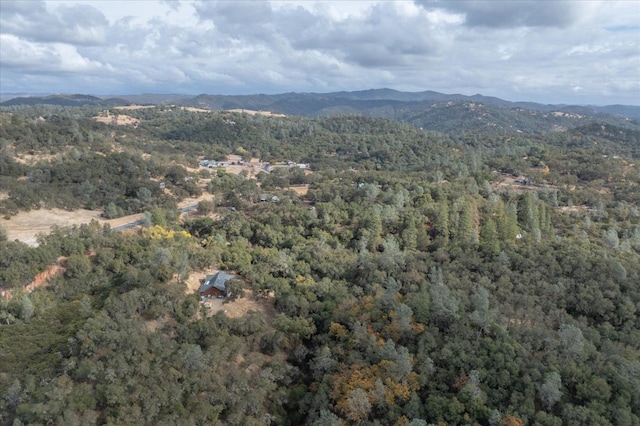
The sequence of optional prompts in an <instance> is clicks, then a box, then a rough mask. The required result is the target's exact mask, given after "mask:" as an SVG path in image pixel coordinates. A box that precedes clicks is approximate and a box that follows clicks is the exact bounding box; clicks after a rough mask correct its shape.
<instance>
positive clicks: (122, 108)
mask: <svg viewBox="0 0 640 426" xmlns="http://www.w3.org/2000/svg"><path fill="white" fill-rule="evenodd" d="M155 107H156V106H155V105H123V106H116V107H113V109H120V110H123V111H127V110H135V109H149V108H155Z"/></svg>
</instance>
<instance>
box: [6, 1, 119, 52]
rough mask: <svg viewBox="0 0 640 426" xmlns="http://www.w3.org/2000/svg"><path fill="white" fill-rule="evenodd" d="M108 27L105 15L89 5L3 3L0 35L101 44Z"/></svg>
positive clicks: (36, 39)
mask: <svg viewBox="0 0 640 426" xmlns="http://www.w3.org/2000/svg"><path fill="white" fill-rule="evenodd" d="M107 25H108V21H107V19H106V18H105V17H104V15H103V14H102V13H101V12H100V11H98V10H97V9H95V8H94V7H91V6H88V5H83V4H72V5H66V4H60V5H56V6H53V7H49V6H48V4H46V3H44V2H43V1H38V0H36V1H28V2H26V1H11V0H8V1H6V0H3V1H2V13H1V14H0V27H2V32H3V33H8V34H13V35H16V36H20V37H23V38H26V39H28V40H31V41H36V42H63V43H71V44H78V45H101V44H103V43H104V42H105V39H106V37H105V35H106V30H107Z"/></svg>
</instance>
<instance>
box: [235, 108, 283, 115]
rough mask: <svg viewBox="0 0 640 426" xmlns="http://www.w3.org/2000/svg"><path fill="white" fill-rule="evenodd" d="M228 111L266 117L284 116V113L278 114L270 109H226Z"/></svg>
mask: <svg viewBox="0 0 640 426" xmlns="http://www.w3.org/2000/svg"><path fill="white" fill-rule="evenodd" d="M227 111H229V112H239V113H241V114H249V115H256V114H258V115H266V116H267V117H286V115H284V114H278V113H275V112H271V111H255V110H252V109H228V110H227Z"/></svg>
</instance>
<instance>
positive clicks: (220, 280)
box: [198, 271, 235, 298]
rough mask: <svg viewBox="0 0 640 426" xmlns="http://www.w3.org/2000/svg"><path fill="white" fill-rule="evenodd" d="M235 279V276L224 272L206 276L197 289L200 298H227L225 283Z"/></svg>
mask: <svg viewBox="0 0 640 426" xmlns="http://www.w3.org/2000/svg"><path fill="white" fill-rule="evenodd" d="M233 278H235V275H231V274H228V273H226V272H222V271H220V272H218V273H217V274H214V275H207V276H206V277H205V279H204V281H203V282H202V284H201V285H200V288H199V289H198V293H199V294H200V297H201V298H205V297H212V296H213V297H217V296H222V297H226V296H227V286H226V283H227V281H229V280H231V279H233Z"/></svg>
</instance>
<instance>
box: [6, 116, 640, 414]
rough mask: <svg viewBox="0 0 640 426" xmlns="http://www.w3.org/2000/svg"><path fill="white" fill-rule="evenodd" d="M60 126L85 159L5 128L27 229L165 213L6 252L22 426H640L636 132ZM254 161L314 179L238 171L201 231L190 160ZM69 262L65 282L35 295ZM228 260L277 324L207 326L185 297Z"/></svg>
mask: <svg viewBox="0 0 640 426" xmlns="http://www.w3.org/2000/svg"><path fill="white" fill-rule="evenodd" d="M55 113H56V114H59V115H60V117H59V118H57V119H56V120H59V121H55V120H53V119H48V118H47V119H46V121H45V125H46V126H47V127H46V132H45V131H44V130H43V132H45V133H47V132H49V133H51V135H52V136H51V137H52V139H51V140H52V143H54V144H57V145H56V146H58V147H61V148H64V149H61V151H60V154H59V156H55V157H54V158H47V159H44V158H43V159H42V160H40V161H37V162H35V163H28V162H24V161H22V162H19V161H16V158H18V159H20V155H25V154H27V153H28V152H29V150H34V152H33V154H29V155H34V154H37V153H38V152H41V151H42V150H44V151H46V150H47V149H49V148H46V147H44V146H43V143H44V142H43V141H45V140H48V139H46V138H42V137H35V136H33V137H32V136H27V134H28V133H29V131H31V132H32V133H33V132H34V129H38V131H40V128H38V126H41V125H42V124H41V123H35V122H33V121H32V119H30V118H29V115H26V114H25V115H20V114H19V113H16V112H14V113H13V115H12V116H11V117H10V118H6V117H4V118H3V121H2V126H0V132H1V133H0V140H1V142H2V146H0V148H1V150H2V151H1V152H0V154H1V157H0V167H1V168H0V172H1V173H0V174H1V176H0V179H2V185H3V187H2V191H4V192H5V193H6V194H7V197H6V198H5V199H2V200H1V201H0V202H2V203H3V204H2V205H3V208H4V209H5V213H6V214H13V213H14V210H15V211H18V210H25V209H29V208H41V207H42V206H45V207H46V206H54V205H62V204H59V203H62V202H63V201H64V203H65V204H64V206H65V207H67V208H77V207H80V206H83V207H87V208H96V207H103V208H104V209H105V212H108V211H112V212H114V213H113V214H114V215H120V214H125V213H128V212H139V211H146V212H147V216H146V219H145V223H144V226H143V227H142V228H141V229H139V230H137V231H135V232H128V233H119V232H113V231H112V230H110V229H109V228H108V227H101V226H100V225H98V224H97V223H95V222H94V223H91V224H86V225H81V226H75V227H70V228H57V229H54V230H53V232H51V233H50V234H49V235H46V236H41V237H40V239H39V245H38V246H37V247H30V246H27V245H25V244H23V243H21V242H18V241H7V239H6V238H0V287H1V288H2V289H3V290H9V291H10V293H11V294H10V296H11V297H3V298H2V299H0V365H2V368H1V374H0V396H1V398H0V413H2V414H0V424H7V425H9V424H47V423H51V424H237V425H247V424H256V425H258V424H291V425H295V424H310V425H312V424H317V425H325V424H398V425H423V424H480V425H517V424H531V425H560V424H593V425H608V424H611V425H638V424H640V316H639V315H638V310H639V309H640V287H639V286H638V283H640V213H639V212H638V202H639V197H640V195H639V194H638V193H639V191H638V189H637V185H638V183H639V182H640V177H639V174H638V169H637V168H636V167H635V166H632V164H633V163H634V161H637V156H638V140H639V139H638V135H637V134H635V133H633V132H631V133H629V132H626V133H625V132H619V131H617V130H616V129H612V128H603V126H597V127H593V128H590V127H585V128H582V129H579V130H577V131H574V132H568V133H563V134H558V133H553V134H548V135H542V136H541V135H536V136H528V135H525V134H519V133H515V134H502V135H497V134H477V133H476V134H466V135H463V136H451V135H444V134H440V133H433V132H425V131H422V130H420V129H417V128H414V127H411V126H409V125H407V124H402V123H396V122H392V121H387V120H382V119H372V118H364V117H351V116H345V117H326V118H319V119H307V118H296V117H287V118H278V117H261V116H249V115H241V114H236V115H226V114H203V115H197V113H191V112H189V111H183V110H178V111H174V112H169V111H167V110H161V109H157V110H155V109H144V110H142V109H141V110H137V112H135V113H136V114H139V118H141V119H143V122H142V124H141V125H140V127H139V128H138V129H125V130H121V129H115V128H113V129H112V128H110V127H106V126H104V127H103V126H98V125H95V124H93V123H91V122H90V121H88V120H83V119H82V117H75V118H74V117H73V116H71V114H69V113H68V111H67V112H65V111H62V112H60V111H56V112H55ZM76 113H78V112H77V111H76ZM64 114H66V115H64ZM78 114H79V113H78ZM47 117H48V116H47ZM231 119H233V122H234V123H235V124H233V125H231V124H229V121H230V120H231ZM74 120H75V121H74ZM73 123H76V125H77V129H76V128H75V126H76V125H74V124H73ZM92 126H93V127H92ZM90 128H94V130H91V131H92V132H94V133H96V134H97V133H100V135H101V136H99V137H98V136H96V135H94V142H91V143H88V142H87V141H86V135H88V133H87V132H89V129H90ZM29 129H30V130H29ZM74 132H75V133H74ZM36 133H37V132H36ZM112 133H114V135H112ZM74 134H75V135H76V136H78V135H83V136H82V140H81V141H80V140H78V138H76V139H73V140H72V138H74V137H75V136H74ZM55 135H61V136H59V137H60V138H62V139H64V140H62V139H61V141H60V142H59V143H58V142H55V141H56V140H57V139H56V137H58V136H55ZM125 136H126V137H125ZM29 138H31V139H29ZM100 138H102V139H101V140H102V142H100V144H101V145H100V147H98V146H96V145H92V143H97V142H95V141H96V140H97V139H100ZM27 139H28V140H29V141H30V142H29V143H28V145H25V143H26V142H25V141H26V140H27ZM603 141H608V142H610V144H608V145H606V146H605V145H603V144H602V143H601V142H603ZM105 144H107V145H108V144H117V146H119V147H120V146H121V147H126V148H127V149H123V150H122V152H118V151H119V150H113V151H111V150H110V151H109V152H102V151H100V150H99V148H100V149H103V148H104V145H105ZM180 147H182V149H180ZM238 147H242V148H243V149H244V150H246V151H247V152H248V153H250V154H251V155H253V156H259V157H261V158H263V159H268V160H273V161H281V160H293V161H304V162H310V163H312V164H313V167H314V173H313V174H309V175H305V174H304V173H302V174H301V173H300V172H299V171H297V170H283V171H279V172H275V173H271V174H261V175H259V178H258V180H252V179H249V178H247V177H245V176H242V175H231V174H227V173H223V172H220V173H218V174H215V175H214V176H213V177H211V180H210V181H208V184H207V185H206V190H207V191H209V192H211V193H213V195H214V196H215V198H214V201H213V202H207V203H206V204H201V205H199V206H198V211H197V212H196V213H195V214H194V215H192V216H188V217H186V218H183V219H179V218H178V215H177V214H176V212H175V202H176V200H178V199H180V196H181V195H180V194H183V195H182V196H184V194H187V193H188V188H187V183H188V182H197V180H196V179H197V178H198V176H197V175H194V174H193V173H191V172H189V171H188V169H187V167H189V166H191V165H193V163H195V162H197V158H198V157H199V156H203V157H210V156H211V157H212V156H214V155H220V156H224V155H226V154H230V153H232V152H236V148H238ZM156 148H157V150H158V152H159V153H160V154H158V155H155V154H152V155H151V156H148V155H146V153H148V152H152V153H154V152H155V151H154V150H155V149H156ZM76 157H77V158H76ZM217 159H221V158H217ZM188 177H193V178H194V179H193V180H189V179H185V178H188ZM517 178H518V179H525V178H526V179H529V181H521V182H516V179H517ZM160 180H162V181H163V182H166V186H167V189H168V190H167V191H162V190H161V189H160V188H159V186H158V185H157V182H158V181H160ZM299 183H306V184H308V185H309V190H308V193H307V194H306V195H297V194H296V193H295V192H293V191H290V190H289V187H290V185H292V184H299ZM200 186H202V185H200ZM200 186H198V188H200ZM181 191H185V192H184V193H182V192H181ZM264 191H268V192H269V194H270V195H277V197H278V202H271V201H266V202H265V201H260V194H261V193H262V192H264ZM53 193H55V194H57V198H54V197H52V196H51V195H50V194H53ZM231 207H232V208H231ZM7 209H8V210H7ZM12 209H13V210H12ZM109 214H111V213H109ZM1 235H2V234H0V237H1ZM52 264H58V265H59V266H61V267H63V268H64V273H61V274H58V275H55V276H54V277H52V278H51V279H50V280H49V285H48V286H43V287H40V288H37V289H35V290H33V291H31V289H30V288H27V287H25V286H26V285H27V284H29V283H30V282H31V281H32V280H33V278H34V277H35V275H36V274H38V273H40V272H42V271H44V270H46V269H47V268H48V267H50V265H52ZM212 269H223V270H230V271H234V272H235V273H237V274H238V276H239V277H240V278H241V279H240V280H237V281H233V282H232V283H230V288H233V290H234V292H233V293H234V295H235V296H234V297H239V298H241V297H243V294H245V296H244V297H248V298H252V299H253V298H256V299H258V300H272V299H273V301H274V302H273V303H274V306H275V310H276V312H275V314H274V315H271V316H269V315H266V314H263V313H260V312H250V313H248V314H246V315H244V316H241V317H238V318H230V317H228V316H227V315H225V314H224V312H222V311H221V312H218V313H217V314H215V315H209V312H208V308H207V307H205V306H203V305H200V304H199V299H198V296H197V295H195V294H189V293H188V292H185V286H184V280H185V279H186V278H187V277H188V276H189V275H192V276H194V275H198V274H200V275H203V276H204V274H206V273H208V271H210V270H212ZM229 303H234V302H233V301H229ZM265 303H266V302H265ZM230 306H231V305H230Z"/></svg>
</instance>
